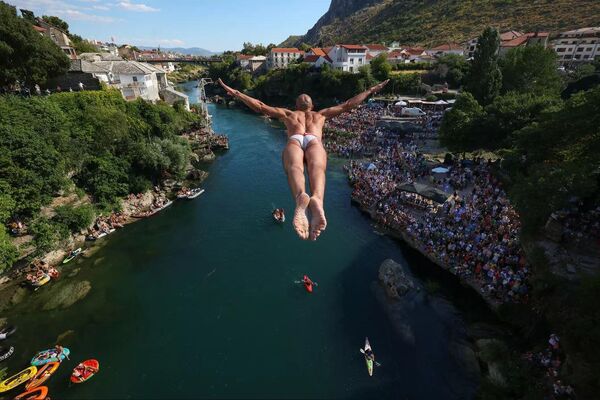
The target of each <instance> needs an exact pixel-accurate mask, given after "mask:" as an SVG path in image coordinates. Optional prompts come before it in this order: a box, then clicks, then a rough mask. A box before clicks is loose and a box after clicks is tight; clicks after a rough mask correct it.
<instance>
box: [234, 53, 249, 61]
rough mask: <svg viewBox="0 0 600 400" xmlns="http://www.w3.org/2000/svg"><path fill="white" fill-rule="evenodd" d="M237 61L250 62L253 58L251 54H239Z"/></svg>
mask: <svg viewBox="0 0 600 400" xmlns="http://www.w3.org/2000/svg"><path fill="white" fill-rule="evenodd" d="M235 58H236V59H237V60H249V59H251V58H252V56H251V55H250V54H238V55H236V56H235Z"/></svg>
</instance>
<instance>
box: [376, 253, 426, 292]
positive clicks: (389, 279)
mask: <svg viewBox="0 0 600 400" xmlns="http://www.w3.org/2000/svg"><path fill="white" fill-rule="evenodd" d="M379 281H380V282H381V283H382V285H383V287H384V288H385V291H386V293H387V295H388V296H389V297H391V298H393V299H399V298H401V297H403V296H405V295H406V294H407V293H408V292H409V291H410V290H418V288H417V285H415V282H414V280H413V278H412V277H411V276H410V275H408V274H407V273H406V272H405V271H404V268H403V267H402V265H400V264H398V263H397V262H395V261H394V260H392V259H387V260H385V261H384V262H383V263H382V264H381V266H380V267H379Z"/></svg>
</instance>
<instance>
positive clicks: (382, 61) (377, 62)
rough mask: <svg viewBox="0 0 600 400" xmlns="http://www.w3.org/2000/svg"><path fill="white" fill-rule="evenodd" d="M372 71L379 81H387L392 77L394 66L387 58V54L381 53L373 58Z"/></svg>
mask: <svg viewBox="0 0 600 400" xmlns="http://www.w3.org/2000/svg"><path fill="white" fill-rule="evenodd" d="M370 65H371V73H372V74H373V76H374V77H375V79H377V80H379V81H385V80H386V79H388V78H389V77H390V72H391V71H392V66H391V65H390V63H389V62H388V60H387V54H386V53H381V54H379V55H378V56H377V57H374V58H373V59H372V60H371V64H370Z"/></svg>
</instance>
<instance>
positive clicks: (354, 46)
mask: <svg viewBox="0 0 600 400" xmlns="http://www.w3.org/2000/svg"><path fill="white" fill-rule="evenodd" d="M340 46H341V47H343V48H345V49H346V50H367V48H366V47H365V46H361V45H359V44H340Z"/></svg>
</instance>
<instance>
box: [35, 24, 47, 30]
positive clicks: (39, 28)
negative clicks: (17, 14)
mask: <svg viewBox="0 0 600 400" xmlns="http://www.w3.org/2000/svg"><path fill="white" fill-rule="evenodd" d="M33 29H35V30H36V31H38V32H46V30H45V29H44V28H42V27H41V26H37V25H33Z"/></svg>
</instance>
